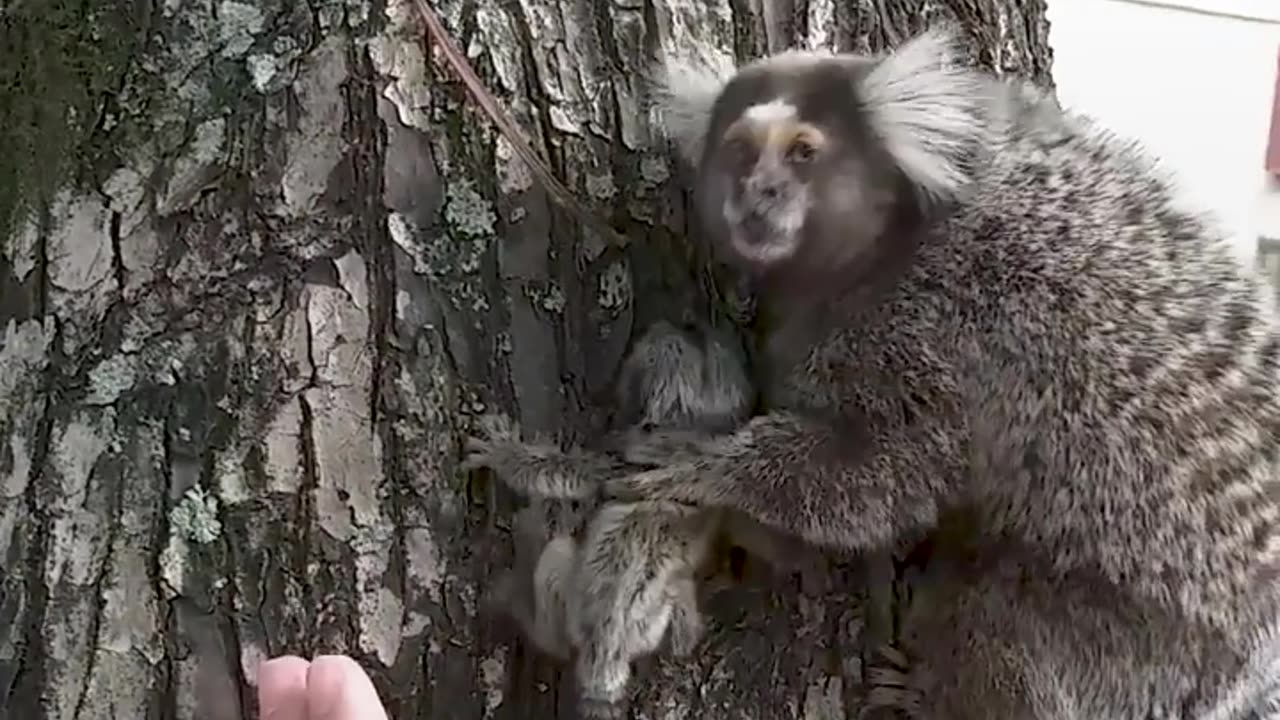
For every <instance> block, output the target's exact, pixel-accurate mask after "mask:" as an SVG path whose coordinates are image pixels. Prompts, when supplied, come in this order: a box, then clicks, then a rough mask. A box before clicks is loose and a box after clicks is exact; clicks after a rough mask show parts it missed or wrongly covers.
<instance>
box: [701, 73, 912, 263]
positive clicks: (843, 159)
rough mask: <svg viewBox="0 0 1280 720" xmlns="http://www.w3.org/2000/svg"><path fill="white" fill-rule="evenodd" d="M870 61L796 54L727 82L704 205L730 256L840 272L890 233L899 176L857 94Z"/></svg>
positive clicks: (714, 122)
mask: <svg viewBox="0 0 1280 720" xmlns="http://www.w3.org/2000/svg"><path fill="white" fill-rule="evenodd" d="M866 68H867V65H866V64H865V63H863V62H860V61H855V60H849V59H843V60H837V59H832V58H830V57H823V56H814V55H803V54H798V55H791V56H783V57H780V58H774V59H770V60H767V61H764V62H763V63H761V64H759V65H757V66H754V67H751V68H748V69H746V70H743V71H740V72H739V74H738V75H737V76H735V77H734V78H733V79H731V80H730V81H729V82H728V83H727V84H726V85H725V87H724V89H723V90H722V92H721V95H720V97H719V99H718V100H717V103H716V107H715V108H714V110H713V111H712V117H711V122H710V124H709V128H708V133H707V142H706V143H705V146H704V154H703V158H702V163H701V166H700V168H699V171H700V177H699V182H698V187H697V204H698V211H699V214H700V216H701V219H702V221H703V223H704V225H705V227H706V229H707V230H709V231H710V232H711V233H712V235H714V236H717V237H719V238H720V239H721V241H722V245H723V246H726V249H728V250H729V252H730V254H731V256H732V257H731V259H734V260H737V261H740V262H742V263H744V264H745V265H747V266H748V268H750V269H751V270H753V271H755V272H757V273H759V274H769V273H772V272H773V271H774V270H775V269H778V268H781V267H789V268H791V269H793V270H798V271H800V272H799V273H798V274H800V275H806V276H812V275H814V274H815V273H817V274H821V273H825V272H833V273H840V272H843V271H844V269H845V268H846V266H847V265H848V264H849V263H850V262H852V261H854V260H856V259H858V258H859V257H860V256H861V255H862V254H863V253H864V251H866V249H867V248H868V247H869V246H871V244H872V243H873V242H874V240H876V239H877V238H879V237H880V236H881V235H882V234H883V232H884V231H885V227H886V225H887V224H888V218H889V215H890V214H891V211H892V208H893V205H894V203H895V202H896V200H897V195H896V193H897V192H898V189H899V188H900V183H898V182H897V181H898V173H897V171H896V169H895V167H894V166H893V165H892V163H890V162H889V161H888V160H887V158H886V156H885V153H884V151H883V147H882V143H881V142H880V140H879V138H877V137H876V135H875V133H873V132H871V130H870V124H869V119H868V117H867V115H866V112H865V110H864V109H863V107H862V104H861V101H860V99H859V97H858V94H857V82H856V81H857V78H858V77H859V76H860V73H863V72H865V70H866Z"/></svg>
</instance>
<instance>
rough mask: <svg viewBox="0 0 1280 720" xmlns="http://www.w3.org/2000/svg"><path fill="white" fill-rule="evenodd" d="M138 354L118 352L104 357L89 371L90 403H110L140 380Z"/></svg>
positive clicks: (86, 399)
mask: <svg viewBox="0 0 1280 720" xmlns="http://www.w3.org/2000/svg"><path fill="white" fill-rule="evenodd" d="M139 364H140V360H139V359H138V356H137V355H132V354H117V355H112V356H110V357H107V358H104V359H103V361H102V362H100V363H98V364H97V365H95V366H94V367H93V369H92V370H90V371H89V393H88V395H87V396H85V399H84V402H85V403H86V404H88V405H110V404H111V403H114V402H115V401H116V400H119V399H120V396H121V395H123V394H124V393H125V392H127V391H128V390H130V389H131V388H132V387H133V386H134V383H136V382H137V380H138V366H139Z"/></svg>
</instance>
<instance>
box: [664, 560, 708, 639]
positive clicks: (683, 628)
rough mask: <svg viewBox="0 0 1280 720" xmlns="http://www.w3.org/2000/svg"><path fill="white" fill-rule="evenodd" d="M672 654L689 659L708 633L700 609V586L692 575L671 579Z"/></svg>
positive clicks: (682, 574)
mask: <svg viewBox="0 0 1280 720" xmlns="http://www.w3.org/2000/svg"><path fill="white" fill-rule="evenodd" d="M667 590H668V598H669V599H668V602H669V603H670V605H671V654H672V655H675V656H676V657H688V656H689V655H691V654H693V651H694V649H696V648H697V647H698V643H700V642H702V638H703V636H704V635H706V633H707V624H706V621H705V620H704V618H703V616H702V611H701V610H699V609H698V584H697V582H696V581H695V580H694V579H693V577H692V575H689V574H684V573H681V574H680V575H678V576H676V577H674V578H672V579H671V583H670V585H668V587H667Z"/></svg>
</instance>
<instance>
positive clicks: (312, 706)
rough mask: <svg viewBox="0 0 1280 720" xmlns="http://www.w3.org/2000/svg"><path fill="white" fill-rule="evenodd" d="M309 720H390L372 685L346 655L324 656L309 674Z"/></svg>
mask: <svg viewBox="0 0 1280 720" xmlns="http://www.w3.org/2000/svg"><path fill="white" fill-rule="evenodd" d="M307 690H308V692H307V707H308V709H309V711H310V714H309V715H308V718H309V720H387V711H386V710H385V709H383V707H382V701H381V700H379V699H378V692H377V690H375V689H374V687H373V681H371V680H370V679H369V676H368V675H366V674H365V672H364V669H363V668H361V667H360V666H359V665H358V664H357V663H356V661H355V660H352V659H351V658H349V657H347V656H345V655H321V656H320V657H317V658H316V659H315V660H312V661H311V667H310V669H309V670H308V672H307Z"/></svg>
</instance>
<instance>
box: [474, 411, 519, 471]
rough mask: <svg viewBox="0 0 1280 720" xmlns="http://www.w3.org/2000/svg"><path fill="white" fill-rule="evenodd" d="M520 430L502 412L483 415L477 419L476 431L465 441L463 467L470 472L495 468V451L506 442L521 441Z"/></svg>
mask: <svg viewBox="0 0 1280 720" xmlns="http://www.w3.org/2000/svg"><path fill="white" fill-rule="evenodd" d="M519 439H520V430H519V428H518V427H517V426H516V424H515V422H513V421H512V420H511V418H509V417H507V416H506V415H503V414H501V413H489V414H487V415H481V416H480V417H479V418H478V419H477V420H476V432H475V434H473V435H470V436H469V437H467V439H466V441H465V442H464V443H463V450H464V452H465V454H464V456H463V458H462V463H461V467H462V469H463V470H464V471H467V472H470V471H472V470H478V469H480V468H490V469H493V468H494V466H495V464H496V458H495V453H496V452H497V450H498V448H499V447H501V446H502V445H503V444H505V443H511V442H519Z"/></svg>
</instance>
